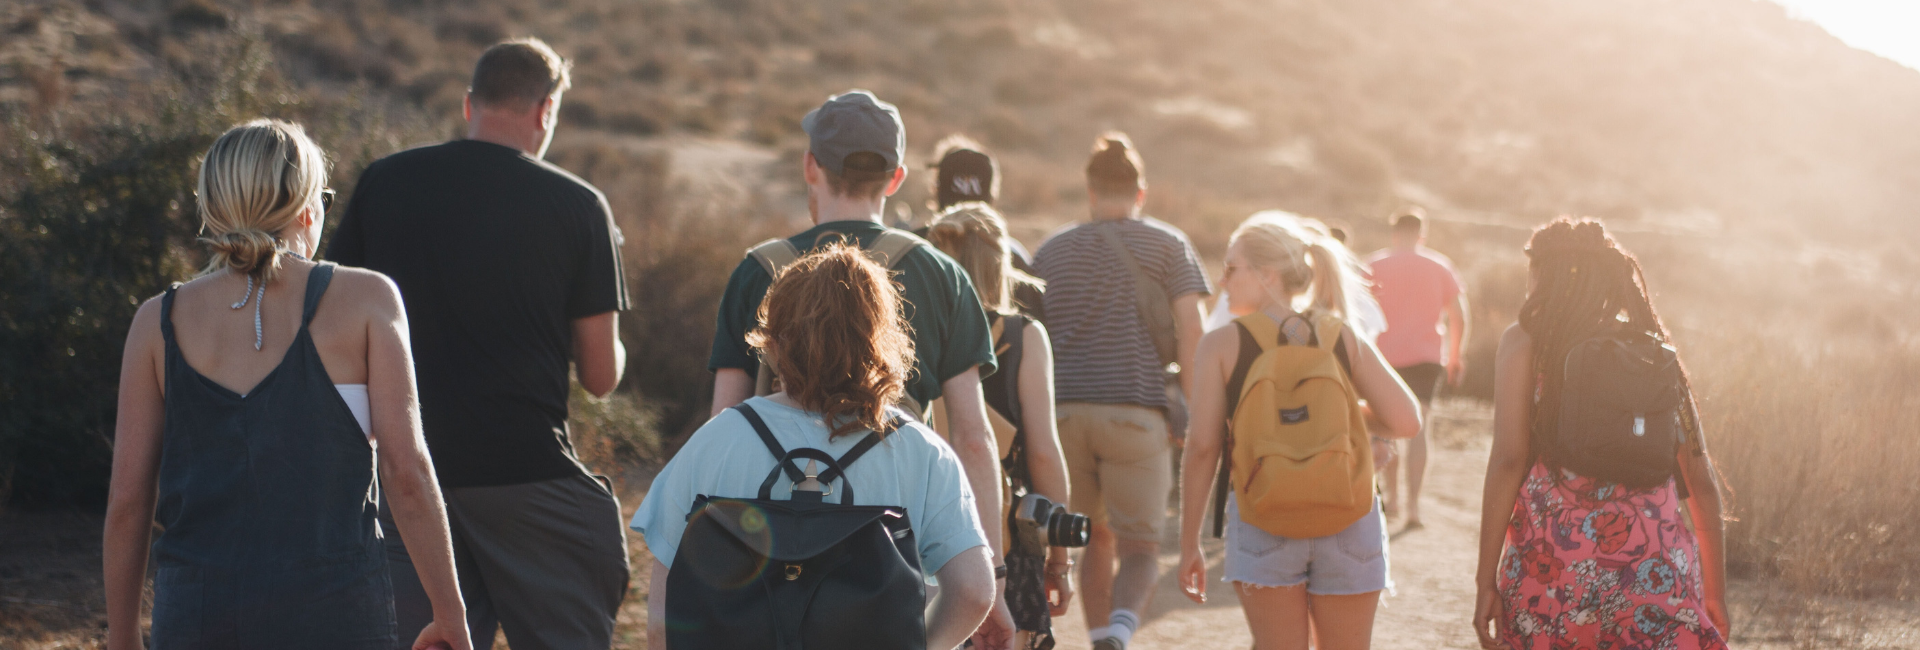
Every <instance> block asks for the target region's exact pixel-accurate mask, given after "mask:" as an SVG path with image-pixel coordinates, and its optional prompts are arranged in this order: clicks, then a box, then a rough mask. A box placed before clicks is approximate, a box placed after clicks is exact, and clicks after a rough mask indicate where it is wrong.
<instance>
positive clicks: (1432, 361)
mask: <svg viewBox="0 0 1920 650" xmlns="http://www.w3.org/2000/svg"><path fill="white" fill-rule="evenodd" d="M1426 241H1427V224H1426V220H1425V219H1424V218H1423V217H1422V215H1421V213H1420V211H1419V210H1418V209H1415V210H1410V211H1406V212H1402V213H1400V214H1398V215H1395V216H1394V218H1393V245H1392V246H1391V247H1389V248H1387V249H1385V250H1381V251H1376V252H1374V253H1373V254H1372V255H1369V256H1367V264H1368V266H1370V267H1372V269H1373V295H1374V297H1375V298H1376V299H1378V300H1379V302H1380V309H1381V311H1383V312H1385V314H1386V320H1387V329H1386V331H1384V332H1381V333H1380V338H1379V340H1378V342H1377V345H1378V346H1379V349H1380V354H1381V356H1382V357H1384V358H1385V359H1386V361H1387V363H1388V364H1389V365H1392V366H1393V369H1394V370H1396V371H1398V372H1399V373H1400V378H1401V379H1402V380H1405V381H1406V382H1407V387H1408V388H1411V389H1413V395H1414V397H1416V398H1418V399H1419V401H1420V412H1421V413H1423V414H1424V413H1426V412H1427V410H1429V409H1430V408H1431V407H1432V406H1433V394H1434V391H1436V390H1438V389H1439V387H1440V379H1441V377H1442V376H1443V373H1444V376H1445V378H1446V380H1447V384H1449V385H1453V386H1458V385H1459V384H1460V377H1461V372H1462V370H1464V369H1465V367H1466V366H1465V365H1464V362H1463V359H1462V358H1461V355H1460V347H1461V345H1462V343H1464V342H1465V341H1466V340H1467V294H1466V292H1465V291H1462V290H1461V287H1460V276H1459V275H1458V274H1456V273H1454V270H1453V261H1452V260H1449V259H1447V256H1445V255H1441V254H1440V253H1438V252H1436V251H1434V250H1433V249H1430V248H1427V247H1426ZM1443 318H1444V320H1443ZM1443 327H1444V330H1443V329H1442V328H1443ZM1443 331H1444V334H1443ZM1422 421H1426V419H1425V418H1422ZM1406 445H1407V448H1406V452H1405V453H1404V454H1395V455H1394V457H1393V460H1391V461H1389V462H1388V463H1387V466H1386V471H1385V475H1386V479H1387V480H1386V492H1387V494H1386V504H1385V508H1384V510H1385V512H1386V514H1387V516H1388V517H1393V516H1395V515H1397V514H1398V513H1399V510H1400V507H1399V506H1400V501H1399V499H1398V493H1399V489H1398V488H1399V475H1400V467H1401V465H1402V463H1401V458H1403V457H1404V458H1405V466H1406V470H1407V500H1406V514H1407V519H1406V528H1407V529H1409V530H1411V529H1415V528H1419V527H1420V526H1421V524H1420V484H1421V481H1422V479H1424V478H1425V476H1426V471H1427V432H1426V429H1425V427H1424V426H1423V427H1422V429H1421V431H1420V434H1419V435H1416V436H1414V437H1413V438H1412V439H1411V440H1409V441H1407V443H1406Z"/></svg>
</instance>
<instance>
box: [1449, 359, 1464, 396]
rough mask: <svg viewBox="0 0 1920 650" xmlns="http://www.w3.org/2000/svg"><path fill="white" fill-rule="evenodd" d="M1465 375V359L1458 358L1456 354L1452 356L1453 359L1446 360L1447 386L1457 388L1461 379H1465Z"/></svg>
mask: <svg viewBox="0 0 1920 650" xmlns="http://www.w3.org/2000/svg"><path fill="white" fill-rule="evenodd" d="M1466 374H1467V362H1466V360H1465V359H1462V358H1460V355H1458V354H1456V355H1453V358H1451V359H1448V360H1447V385H1448V386H1452V387H1454V388H1459V387H1460V379H1461V378H1462V377H1465V376H1466Z"/></svg>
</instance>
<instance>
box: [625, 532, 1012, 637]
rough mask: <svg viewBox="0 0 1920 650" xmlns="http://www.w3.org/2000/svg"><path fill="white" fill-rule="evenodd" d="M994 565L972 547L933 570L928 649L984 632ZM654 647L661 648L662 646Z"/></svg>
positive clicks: (994, 591) (994, 592)
mask: <svg viewBox="0 0 1920 650" xmlns="http://www.w3.org/2000/svg"><path fill="white" fill-rule="evenodd" d="M992 528H998V526H992ZM993 567H994V560H993V555H992V554H991V553H990V552H989V551H988V550H987V547H985V546H975V547H973V548H970V549H967V550H964V551H961V552H960V554H959V555H955V556H953V559H950V560H947V563H946V564H944V565H941V567H940V570H939V571H935V572H934V574H933V575H934V577H935V578H937V579H938V580H939V581H940V591H939V594H938V595H935V596H934V597H933V603H932V605H931V606H930V607H928V609H927V647H928V648H930V649H938V650H947V649H948V648H955V647H958V646H959V645H960V644H961V643H962V642H964V641H966V640H967V639H968V638H969V637H972V636H974V630H975V629H976V628H980V629H981V631H982V632H983V633H984V632H986V630H985V625H984V624H983V621H984V620H985V619H986V617H987V614H988V610H989V609H992V608H995V607H997V605H996V604H995V603H996V602H998V601H1000V600H1002V599H1001V597H1000V595H999V594H1000V589H999V585H998V581H997V580H995V579H994V577H993ZM1012 631H1013V628H1012V626H1011V625H1009V626H1008V627H1007V628H1006V634H1007V635H1009V636H1011V634H1012ZM656 648H660V649H664V646H656Z"/></svg>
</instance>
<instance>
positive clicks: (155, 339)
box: [126, 293, 167, 354]
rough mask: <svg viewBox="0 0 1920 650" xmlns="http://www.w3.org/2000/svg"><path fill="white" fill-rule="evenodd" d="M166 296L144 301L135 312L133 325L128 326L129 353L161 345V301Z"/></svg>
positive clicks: (127, 350) (127, 349)
mask: <svg viewBox="0 0 1920 650" xmlns="http://www.w3.org/2000/svg"><path fill="white" fill-rule="evenodd" d="M166 295H167V294H164V293H162V294H158V295H155V296H153V297H151V298H148V299H146V300H145V301H142V302H141V303H140V309H138V310H135V311H134V312H133V323H132V324H130V325H128V326H127V348H126V352H127V353H129V354H131V353H133V352H135V351H137V350H147V349H151V347H152V346H154V345H158V344H159V343H160V340H161V336H160V315H161V311H162V308H161V301H162V300H163V299H165V297H166Z"/></svg>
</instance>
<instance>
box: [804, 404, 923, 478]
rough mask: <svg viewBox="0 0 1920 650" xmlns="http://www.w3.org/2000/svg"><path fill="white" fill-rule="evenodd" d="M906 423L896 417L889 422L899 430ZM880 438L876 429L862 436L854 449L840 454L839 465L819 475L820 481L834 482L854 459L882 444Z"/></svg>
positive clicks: (889, 424) (858, 458)
mask: <svg viewBox="0 0 1920 650" xmlns="http://www.w3.org/2000/svg"><path fill="white" fill-rule="evenodd" d="M906 424H907V422H906V420H904V419H902V418H898V417H896V418H894V419H893V420H892V421H891V422H889V423H888V426H891V427H893V428H894V429H895V430H898V429H899V428H900V427H903V426H906ZM880 438H881V436H880V433H879V432H877V431H876V432H873V433H868V434H867V437H865V438H861V439H860V442H857V443H854V445H853V448H852V449H848V450H847V453H845V454H842V455H841V456H840V460H839V461H838V462H839V463H840V466H839V467H837V468H833V467H830V468H827V471H825V472H821V473H820V476H819V477H818V478H819V480H820V482H821V483H832V482H833V479H836V478H840V475H841V474H844V473H846V471H847V467H848V466H850V465H852V464H853V461H856V460H860V457H861V456H865V455H867V452H869V451H873V448H874V447H875V446H877V445H879V444H880Z"/></svg>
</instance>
